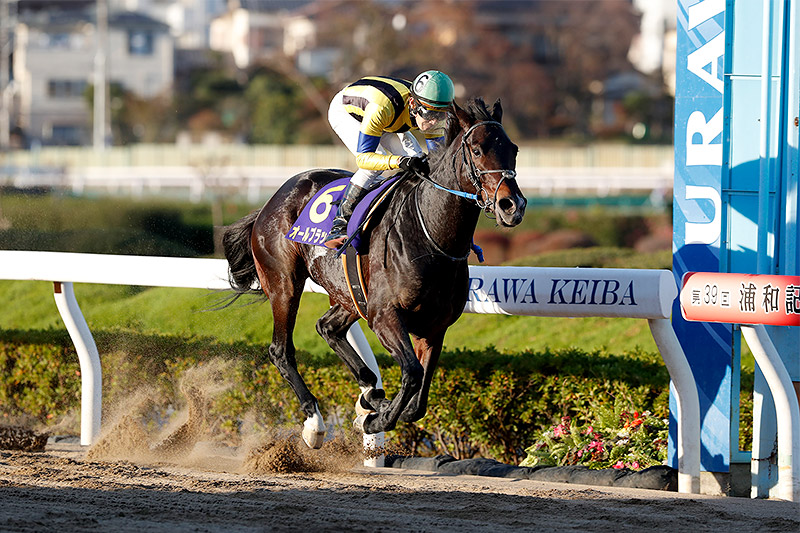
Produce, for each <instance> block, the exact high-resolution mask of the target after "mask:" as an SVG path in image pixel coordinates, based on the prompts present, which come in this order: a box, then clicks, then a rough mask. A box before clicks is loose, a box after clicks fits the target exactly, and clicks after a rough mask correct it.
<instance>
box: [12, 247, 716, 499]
mask: <svg viewBox="0 0 800 533" xmlns="http://www.w3.org/2000/svg"><path fill="white" fill-rule="evenodd" d="M0 279H8V280H40V281H51V282H53V283H54V290H55V298H56V303H57V305H58V309H59V312H60V313H61V316H62V318H63V319H64V323H65V325H66V327H67V330H68V331H69V334H70V337H71V338H72V340H73V342H74V343H75V348H76V350H77V352H78V357H79V360H80V365H81V375H82V385H81V387H82V388H81V444H83V445H89V444H91V443H92V441H93V439H94V438H95V437H96V436H97V435H98V434H99V431H100V406H101V402H102V399H101V392H100V391H101V383H102V377H101V376H102V374H101V368H100V358H99V354H98V353H97V347H96V346H95V343H94V340H93V338H92V334H91V332H90V330H89V328H88V326H87V324H86V321H85V320H84V318H83V315H82V314H81V310H80V307H79V306H78V303H77V301H76V299H75V295H74V292H73V289H72V284H73V283H106V284H114V285H142V286H155V287H186V288H200V289H229V288H230V286H229V284H228V264H227V261H225V260H224V259H196V258H174V257H145V256H124V255H100V254H76V253H62V252H21V251H0ZM305 290H306V291H308V292H318V293H324V292H325V291H324V289H322V287H320V286H319V285H317V284H316V283H313V282H311V281H310V280H309V281H308V282H307V283H306V289H305ZM677 295H678V288H677V286H676V284H675V282H674V279H673V277H672V273H671V272H669V271H668V270H629V269H600V268H533V267H489V266H470V285H469V300H468V302H467V305H466V307H465V309H464V311H465V312H468V313H495V314H508V315H524V316H561V317H565V316H566V317H585V316H608V317H627V318H642V319H646V320H647V321H648V322H649V325H650V330H651V332H652V334H653V338H654V340H655V342H656V346H658V349H659V350H660V352H661V356H662V358H663V359H664V362H665V364H666V366H667V369H668V370H669V374H670V377H671V378H672V384H671V386H672V387H673V391H674V392H675V397H676V398H677V400H678V402H677V403H678V413H677V420H678V443H677V448H678V490H679V491H680V492H684V493H695V494H696V493H699V492H700V407H699V400H698V394H697V388H696V385H695V381H694V377H693V375H692V371H691V369H690V367H689V364H688V361H687V360H686V356H685V355H684V353H683V349H682V348H681V346H680V344H679V343H678V340H677V338H676V336H675V333H674V331H673V329H672V325H671V322H670V317H671V309H672V303H673V301H674V300H675V297H676V296H677ZM348 340H349V341H350V343H351V344H352V345H353V347H354V348H355V349H356V351H357V352H358V353H359V355H360V356H361V357H362V358H363V359H364V361H365V362H366V363H367V365H368V366H369V367H370V368H372V369H373V370H375V371H377V370H378V365H377V362H376V361H375V356H374V354H373V353H372V350H371V349H370V348H369V344H368V343H367V342H366V339H365V337H364V333H363V331H362V330H361V328H360V327H359V326H358V323H356V324H355V325H354V326H353V328H351V330H350V332H349V333H348ZM378 376H380V373H379V372H378ZM377 438H378V439H381V438H382V436H379V437H377ZM365 442H366V441H365ZM376 442H377V444H378V445H379V444H380V440H377V441H372V443H373V444H375V443H376ZM379 464H380V463H375V466H377V465H379Z"/></svg>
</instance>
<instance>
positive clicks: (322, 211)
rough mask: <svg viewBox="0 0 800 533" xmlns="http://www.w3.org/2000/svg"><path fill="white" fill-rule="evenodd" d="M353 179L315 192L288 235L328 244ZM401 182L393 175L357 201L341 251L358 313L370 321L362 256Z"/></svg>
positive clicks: (298, 239) (317, 244) (342, 180)
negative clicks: (375, 222)
mask: <svg viewBox="0 0 800 533" xmlns="http://www.w3.org/2000/svg"><path fill="white" fill-rule="evenodd" d="M349 182H350V178H349V177H347V178H341V179H337V180H334V181H332V182H330V183H329V184H327V185H325V186H324V187H323V188H322V189H320V190H319V192H317V194H315V195H314V197H313V198H312V199H311V200H310V201H309V202H308V203H307V204H306V206H305V207H304V208H303V210H302V211H301V212H300V216H298V217H297V220H296V221H295V223H294V224H292V229H291V230H290V231H289V233H287V234H286V238H287V239H289V240H292V241H295V242H300V243H303V244H311V245H315V246H323V247H324V246H325V238H326V237H327V235H328V232H329V231H330V230H331V227H332V226H333V219H334V218H335V216H336V207H338V205H339V202H340V201H341V199H342V196H343V195H344V190H345V188H346V187H347V184H348V183H349ZM400 182H401V179H400V175H396V176H392V177H390V178H389V179H387V180H386V181H384V182H383V183H382V184H381V185H379V186H378V187H376V188H375V189H374V190H372V191H370V192H369V193H367V195H366V196H365V197H364V198H363V199H362V200H361V201H360V202H358V204H356V207H355V209H354V210H353V215H352V216H351V217H350V221H349V222H348V224H347V234H348V235H349V236H350V238H349V239H348V242H347V243H346V244H345V249H344V251H343V252H342V253H341V257H342V268H343V270H344V275H345V279H346V280H347V288H348V290H349V291H350V297H351V298H352V299H353V303H354V304H355V306H356V310H357V311H358V314H359V315H361V318H364V319H365V320H366V310H367V289H366V284H365V283H364V277H363V275H362V273H361V258H362V255H363V254H365V253H366V252H367V251H368V239H367V238H366V236H367V235H368V233H369V229H370V223H371V222H372V219H373V217H375V216H376V214H377V213H378V212H379V209H378V208H379V207H380V206H382V205H383V204H384V202H385V201H386V200H388V199H389V198H390V197H391V196H392V193H393V192H394V191H395V189H396V187H397V185H398V184H399V183H400Z"/></svg>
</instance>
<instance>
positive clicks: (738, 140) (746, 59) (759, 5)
mask: <svg viewBox="0 0 800 533" xmlns="http://www.w3.org/2000/svg"><path fill="white" fill-rule="evenodd" d="M798 4H800V0H739V1H736V0H727V1H726V0H679V2H678V5H679V10H678V25H677V29H678V48H677V63H676V64H677V72H676V74H677V76H676V87H677V90H676V96H675V188H674V194H675V198H674V214H673V224H674V226H673V229H674V237H673V273H674V275H675V277H676V279H678V280H679V279H680V278H681V277H682V276H683V274H684V273H685V272H687V271H698V272H732V273H747V274H765V275H775V274H778V275H785V276H797V275H798V274H800V251H799V250H798V242H797V241H798V226H797V213H798V211H800V192H798V190H799V189H800V184H799V180H798V173H800V165H799V164H798V138H799V137H800V135H799V134H798V130H799V129H800V124H799V122H800V120H799V119H798V116H800V73H799V71H800V62H798V58H800V44H798V40H797V24H798V21H799V20H800V17H798ZM673 325H674V327H675V332H676V334H677V336H678V339H679V340H680V342H681V345H682V346H683V349H684V351H685V352H686V355H687V357H688V359H689V364H690V366H691V367H692V371H693V372H694V375H695V378H696V381H697V385H698V391H699V396H700V410H701V417H702V426H701V463H702V465H701V466H702V469H703V470H705V471H707V472H717V473H723V472H728V471H730V466H731V464H732V463H734V464H735V463H745V464H747V463H750V465H749V466H750V468H748V469H746V473H747V474H748V475H749V474H750V472H752V479H751V486H752V487H753V490H752V493H751V495H752V496H756V497H763V496H768V495H770V493H771V490H772V489H773V488H774V487H775V484H776V480H777V475H776V474H777V468H776V467H775V461H774V459H775V454H774V448H775V445H776V442H777V441H776V439H777V437H776V416H775V408H774V405H773V403H772V398H771V394H770V391H769V389H768V387H767V385H766V382H765V381H764V377H763V375H762V373H761V372H760V369H759V368H758V367H756V369H755V391H754V398H753V421H752V424H753V435H754V439H753V447H752V453H751V452H748V451H740V450H739V446H738V444H739V394H740V391H739V385H740V380H739V376H740V366H741V362H740V357H739V347H740V342H741V341H740V338H741V334H740V331H739V327H738V326H735V327H731V326H724V325H721V324H707V323H695V324H690V323H687V322H686V321H685V320H684V319H683V318H682V317H681V316H680V312H679V310H678V308H677V307H676V309H675V312H674V313H673ZM769 335H770V337H771V340H772V342H773V344H774V345H775V346H776V348H777V350H778V352H779V353H780V356H781V358H782V360H783V363H784V364H785V366H786V369H787V371H788V373H789V375H790V377H791V379H792V381H794V382H795V387H798V391H799V392H798V393H799V394H800V383H798V382H800V357H798V352H797V347H798V346H800V328H797V327H786V326H771V327H770V328H769ZM670 403H671V406H670V408H671V410H674V406H673V403H674V402H672V401H671V402H670ZM744 423H747V424H749V423H750V421H749V420H746V421H744ZM673 441H674V437H671V442H670V460H671V461H672V463H673V464H675V463H676V461H677V458H676V457H675V455H674V446H672V442H673ZM720 489H723V490H724V488H723V487H722V486H721V487H720Z"/></svg>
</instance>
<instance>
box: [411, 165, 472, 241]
mask: <svg viewBox="0 0 800 533" xmlns="http://www.w3.org/2000/svg"><path fill="white" fill-rule="evenodd" d="M431 178H432V179H433V180H434V181H435V182H437V183H439V184H440V185H442V186H445V187H448V188H450V189H453V190H459V185H458V183H457V181H456V179H455V177H454V176H453V175H452V173H450V172H448V171H447V170H444V169H442V170H440V171H438V172H433V173H432V175H431ZM419 187H420V190H419V191H418V193H417V194H418V201H419V208H420V211H421V212H422V217H423V219H424V221H425V226H426V228H427V230H428V233H429V234H430V236H431V238H433V240H434V241H435V242H436V244H437V245H438V246H439V247H441V248H442V249H443V250H444V251H446V252H448V253H451V254H453V255H460V254H464V253H466V251H468V250H469V248H468V247H469V245H470V244H471V243H472V234H473V233H474V232H475V226H476V224H477V223H478V216H479V214H480V209H478V207H477V206H476V205H475V204H474V203H473V202H472V201H470V200H467V199H465V198H463V197H461V196H457V195H455V194H451V193H449V192H447V191H443V190H441V189H438V188H436V187H434V186H433V185H431V184H429V183H422V184H420V186H419Z"/></svg>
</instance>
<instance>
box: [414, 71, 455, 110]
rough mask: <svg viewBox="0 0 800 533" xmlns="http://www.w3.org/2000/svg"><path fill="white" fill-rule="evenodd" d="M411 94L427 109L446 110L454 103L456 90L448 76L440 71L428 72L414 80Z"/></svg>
mask: <svg viewBox="0 0 800 533" xmlns="http://www.w3.org/2000/svg"><path fill="white" fill-rule="evenodd" d="M411 93H412V94H413V95H414V98H416V99H417V100H418V101H419V102H420V103H421V104H422V105H424V106H426V107H429V108H433V109H437V110H446V109H447V108H449V107H450V105H452V103H453V97H454V93H455V88H454V87H453V80H451V79H450V77H449V76H448V75H447V74H444V73H442V72H439V71H438V70H426V71H425V72H423V73H422V74H420V75H419V76H417V77H416V79H415V80H414V83H413V84H412V85H411Z"/></svg>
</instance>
